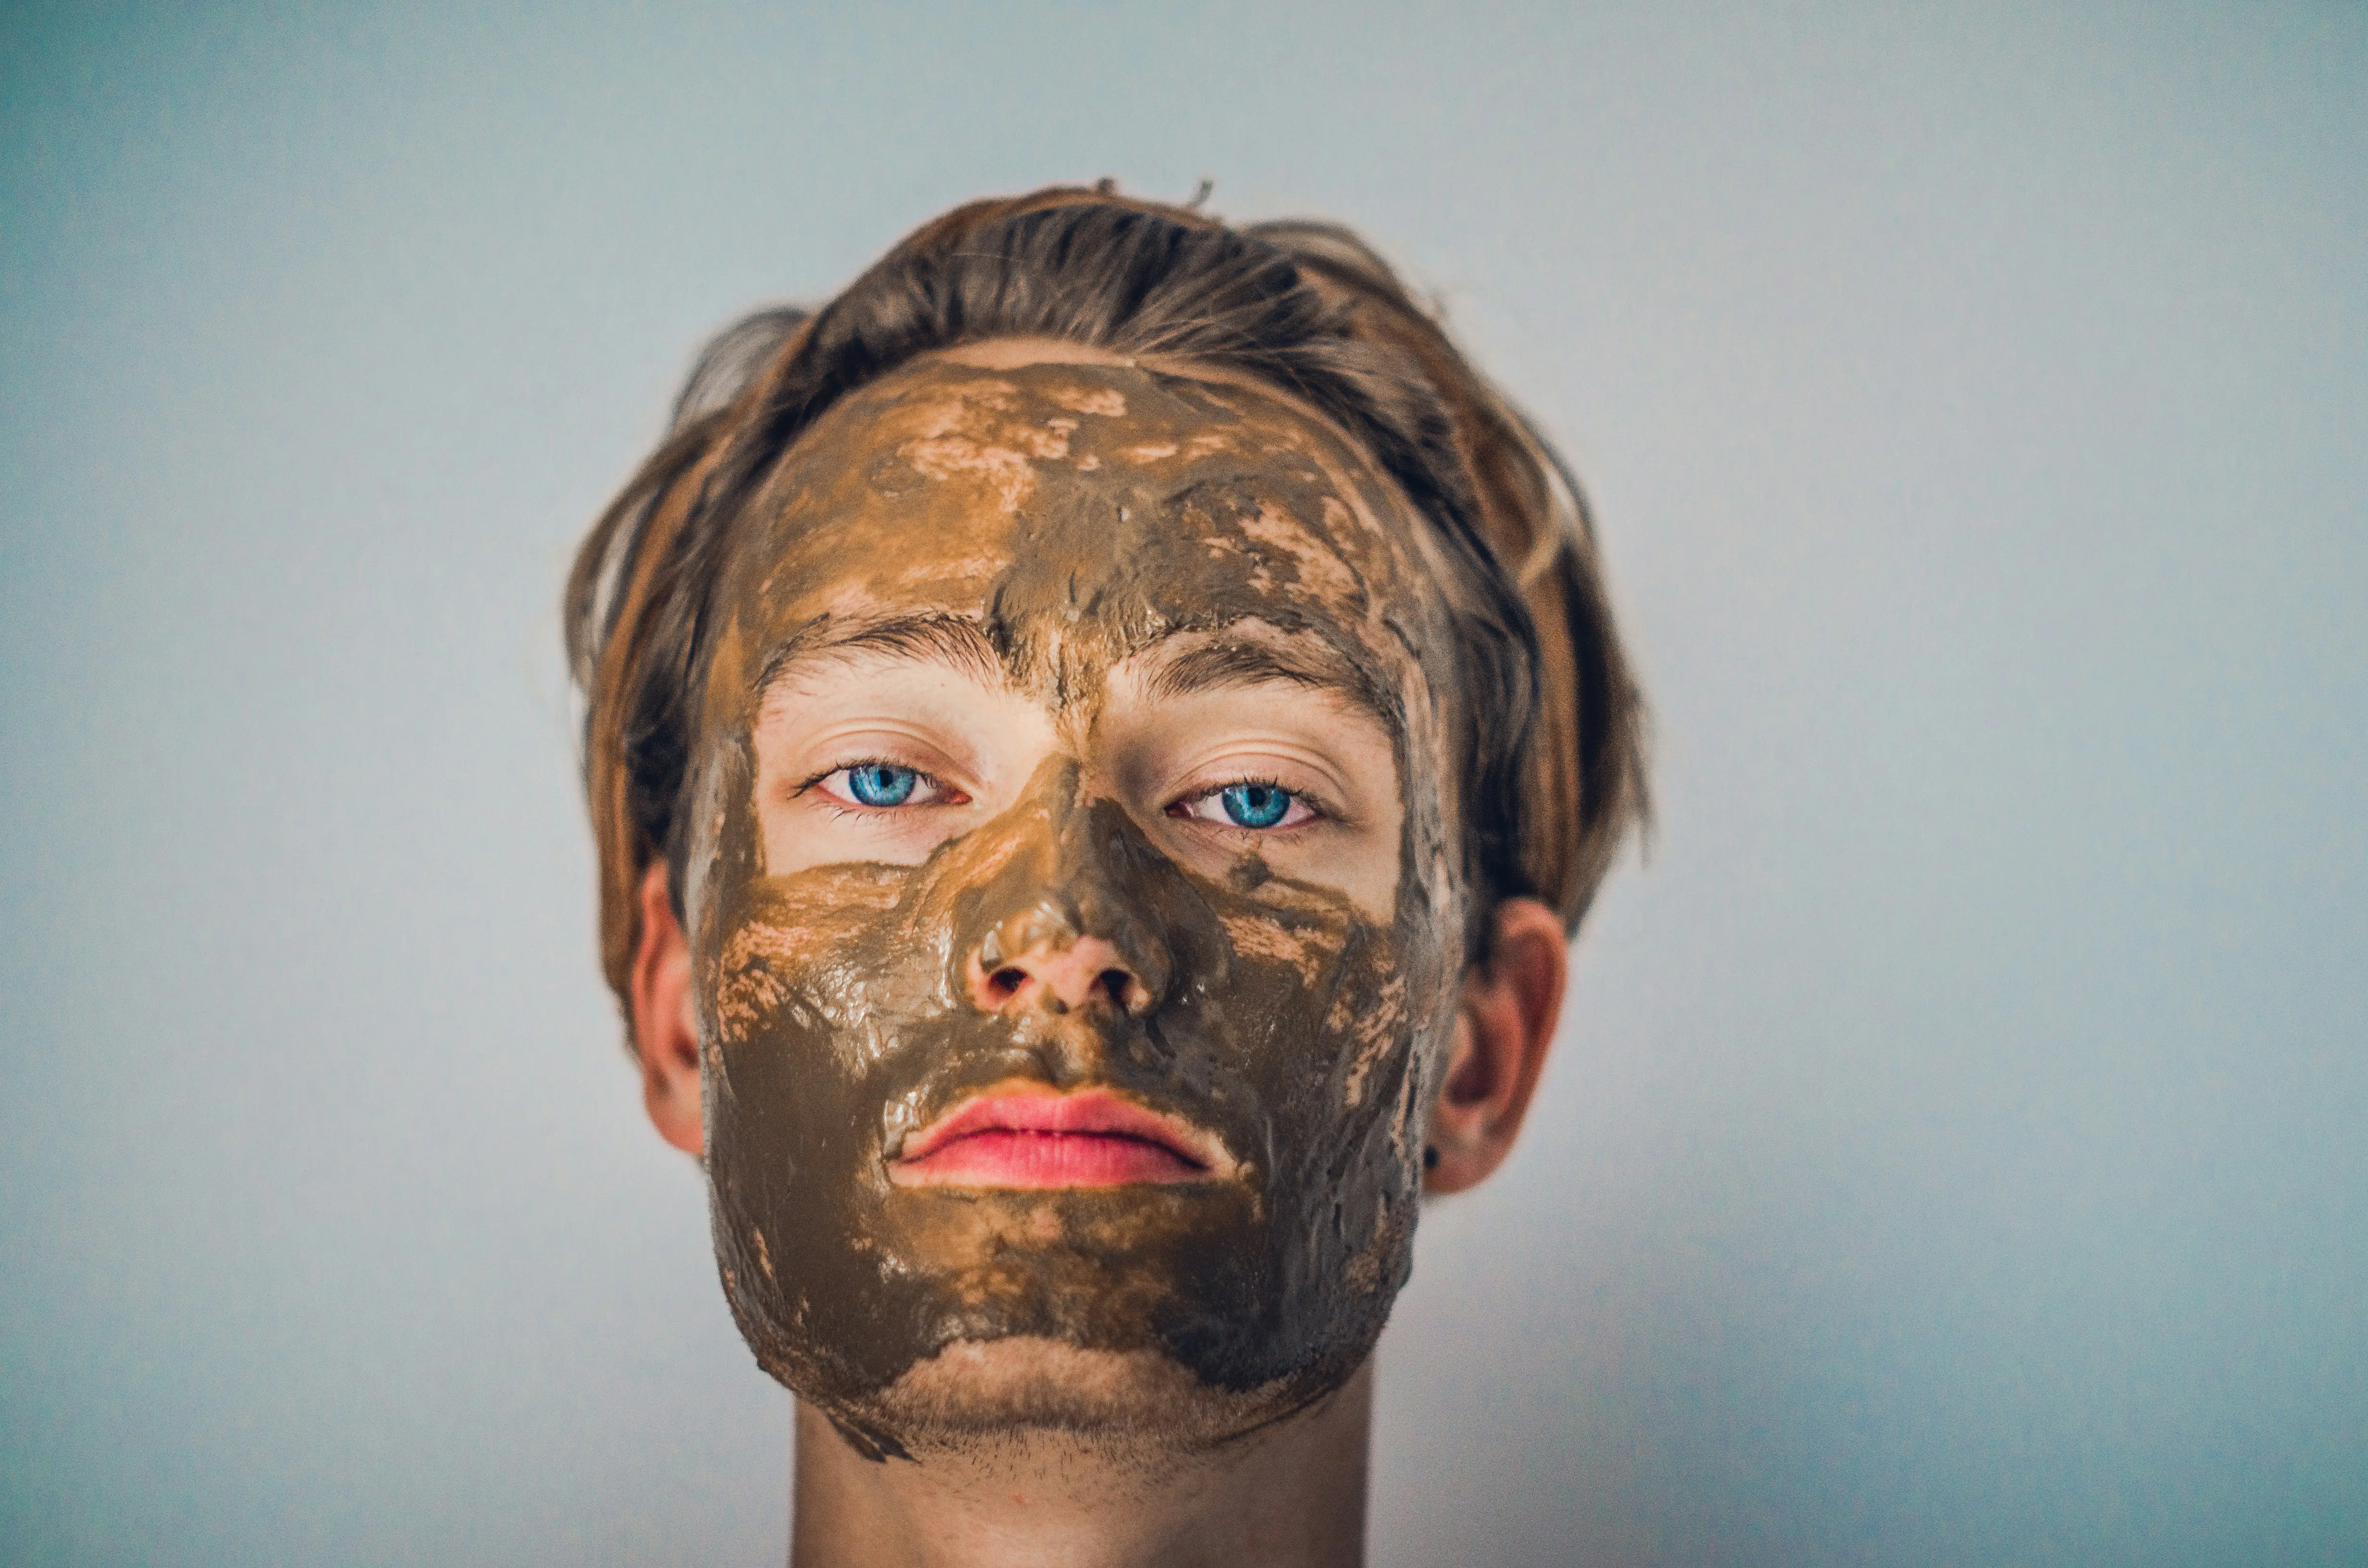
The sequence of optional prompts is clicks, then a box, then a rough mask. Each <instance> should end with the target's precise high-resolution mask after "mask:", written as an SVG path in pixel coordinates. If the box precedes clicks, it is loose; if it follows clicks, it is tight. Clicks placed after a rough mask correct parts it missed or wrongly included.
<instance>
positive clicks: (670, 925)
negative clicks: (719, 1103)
mask: <svg viewBox="0 0 2368 1568" xmlns="http://www.w3.org/2000/svg"><path fill="white" fill-rule="evenodd" d="M633 1053H634V1055H635V1056H637V1057H639V1058H640V1059H641V1064H642V1098H643V1103H644V1104H646V1105H647V1106H648V1108H649V1112H650V1120H651V1122H652V1123H653V1124H655V1126H656V1128H657V1130H658V1135H659V1136H660V1137H662V1138H664V1139H665V1140H666V1142H669V1143H671V1144H673V1145H674V1146H675V1147H676V1148H677V1149H680V1150H681V1151H683V1152H684V1153H687V1154H692V1155H697V1154H699V1153H701V1152H702V1151H703V1150H704V1149H705V1147H706V1137H705V1129H704V1127H703V1125H702V1122H701V1112H700V1097H699V1096H700V1090H699V1025H698V1022H697V1019H696V1017H695V1015H694V1013H693V1011H692V1008H691V996H690V944H689V941H687V940H686V939H685V938H684V937H683V933H682V922H681V921H679V920H677V919H676V918H675V914H674V901H673V900H672V898H671V897H669V896H668V893H667V890H666V864H665V862H663V861H660V862H659V863H657V864H656V865H654V866H652V867H651V868H650V869H649V870H648V872H647V873H646V874H645V875H644V876H643V878H642V942H641V947H640V948H639V949H638V950H636V952H635V953H634V955H633Z"/></svg>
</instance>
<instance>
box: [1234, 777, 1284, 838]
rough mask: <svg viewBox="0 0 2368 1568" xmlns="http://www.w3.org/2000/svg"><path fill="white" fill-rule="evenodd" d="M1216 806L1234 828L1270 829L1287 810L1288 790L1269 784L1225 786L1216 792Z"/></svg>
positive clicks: (1279, 820)
mask: <svg viewBox="0 0 2368 1568" xmlns="http://www.w3.org/2000/svg"><path fill="white" fill-rule="evenodd" d="M1217 803H1218V804H1219V805H1220V806H1222V807H1224V812H1225V820H1226V821H1227V822H1229V823H1232V824H1234V825H1235V827H1272V826H1273V825H1274V824H1277V823H1279V822H1281V820H1282V818H1283V813H1284V812H1288V811H1290V810H1291V791H1290V790H1278V789H1276V788H1275V787H1274V786H1273V785H1271V784H1228V785H1226V786H1225V787H1224V789H1223V790H1218V791H1217Z"/></svg>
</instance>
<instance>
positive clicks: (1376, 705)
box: [1144, 642, 1400, 730]
mask: <svg viewBox="0 0 2368 1568" xmlns="http://www.w3.org/2000/svg"><path fill="white" fill-rule="evenodd" d="M1277 682H1281V683H1287V684H1289V685H1292V686H1303V687H1310V688H1312V689H1314V690H1317V691H1329V692H1334V693H1337V694H1338V695H1339V696H1341V697H1344V698H1347V699H1349V701H1350V702H1353V703H1355V704H1356V705H1357V706H1358V707H1360V708H1361V709H1363V710H1365V711H1366V712H1368V713H1370V714H1372V716H1373V717H1374V718H1375V719H1377V720H1379V721H1381V722H1382V723H1383V726H1384V727H1386V728H1389V729H1392V730H1395V729H1396V728H1397V727H1398V725H1399V720H1400V714H1399V711H1398V704H1397V703H1396V702H1395V701H1393V700H1391V699H1390V696H1389V694H1387V693H1385V692H1383V690H1381V689H1380V688H1379V687H1376V686H1375V684H1374V683H1373V681H1372V679H1370V678H1369V677H1368V676H1366V674H1365V672H1364V671H1362V670H1360V669H1359V668H1358V667H1357V665H1356V664H1355V662H1354V661H1353V660H1350V659H1349V658H1348V657H1346V656H1345V655H1343V654H1341V653H1339V652H1338V651H1337V650H1334V649H1330V648H1326V649H1323V650H1322V651H1321V652H1312V651H1309V650H1304V649H1301V648H1296V647H1293V648H1278V647H1275V646H1273V645H1272V644H1270V643H1266V642H1211V643H1208V644H1205V645H1203V646H1201V647H1198V648H1192V649H1188V650H1187V651H1186V652H1184V653H1178V654H1177V655H1176V657H1174V658H1172V659H1168V660H1166V661H1163V662H1162V663H1161V664H1160V665H1158V666H1157V667H1156V669H1154V670H1153V671H1152V672H1151V674H1150V676H1148V677H1146V679H1145V680H1144V687H1146V688H1147V689H1148V690H1149V692H1150V694H1151V695H1152V696H1154V697H1157V698H1167V699H1174V698H1178V697H1190V696H1192V695H1194V694H1195V693H1197V692H1203V691H1216V690H1222V689H1224V688H1226V687H1245V686H1265V685H1269V684H1273V683H1277Z"/></svg>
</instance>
